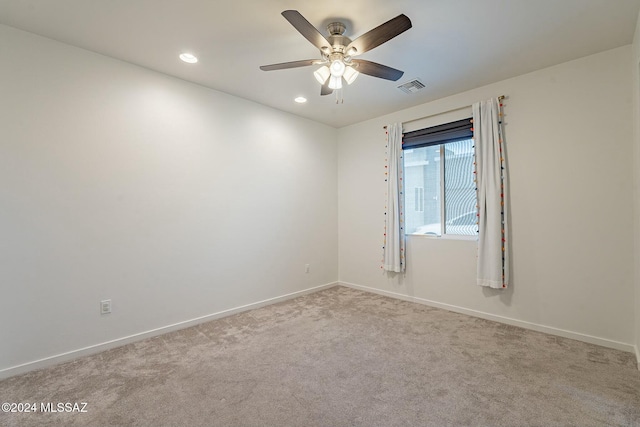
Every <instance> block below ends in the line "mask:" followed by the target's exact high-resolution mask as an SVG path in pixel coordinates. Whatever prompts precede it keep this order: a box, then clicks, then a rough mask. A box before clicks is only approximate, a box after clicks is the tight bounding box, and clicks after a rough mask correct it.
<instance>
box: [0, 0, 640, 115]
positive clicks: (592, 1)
mask: <svg viewBox="0 0 640 427" xmlns="http://www.w3.org/2000/svg"><path fill="white" fill-rule="evenodd" d="M286 9H296V10H298V11H299V12H300V13H301V14H302V15H304V16H305V17H306V18H307V20H308V21H309V22H311V24H313V25H314V26H315V27H316V28H318V29H319V30H320V31H321V32H322V33H323V34H326V31H325V26H326V24H328V23H329V22H333V21H335V20H339V21H342V22H344V23H345V24H346V25H347V31H346V33H345V35H346V36H348V37H350V38H351V39H355V38H356V37H358V36H359V35H361V34H363V33H365V32H366V31H368V30H370V29H372V28H374V27H376V26H378V25H379V24H381V23H383V22H386V21H387V20H389V19H391V18H393V17H395V16H397V15H399V14H401V13H404V14H405V15H407V16H408V17H409V18H410V19H411V21H412V22H413V28H411V29H410V30H408V31H407V32H405V33H403V34H401V35H399V36H398V37H396V38H394V39H392V40H390V41H389V42H387V43H385V44H383V45H381V46H379V47H377V48H376V49H374V50H372V51H369V52H366V53H364V54H363V55H361V56H360V57H359V58H360V59H367V60H370V61H375V62H379V63H382V64H385V65H388V66H391V67H394V68H398V69H400V70H403V71H404V72H405V74H404V76H403V77H402V78H401V79H400V80H398V81H397V82H391V81H387V80H382V79H377V78H374V77H370V76H366V75H361V76H360V77H358V79H357V80H356V82H355V83H354V84H353V85H351V86H346V87H345V89H344V90H343V95H344V103H343V104H338V105H336V103H335V97H334V96H331V95H329V96H323V97H321V96H320V86H319V84H318V83H317V82H316V81H315V79H314V78H313V71H314V67H306V68H296V69H289V70H280V71H269V72H265V71H261V70H260V69H259V68H258V67H259V66H260V65H266V64H272V63H278V62H288V61H294V60H299V59H314V58H318V57H319V52H318V50H317V49H316V48H315V47H313V45H311V44H310V43H309V42H308V41H307V40H306V39H304V38H303V37H302V35H300V34H299V33H298V32H297V31H296V30H295V29H294V28H293V27H292V26H291V25H290V24H289V23H288V22H287V21H286V20H285V19H284V18H283V17H282V16H281V15H280V13H281V12H282V11H283V10H286ZM639 9H640V0H394V1H389V0H350V1H345V0H341V1H334V0H325V1H309V0H307V1H303V0H297V1H294V0H55V1H52V0H0V23H2V24H6V25H9V26H12V27H16V28H20V29H23V30H26V31H30V32H33V33H36V34H39V35H43V36H46V37H50V38H52V39H56V40H59V41H62V42H65V43H68V44H71V45H74V46H79V47H82V48H85V49H88V50H91V51H94V52H98V53H101V54H104V55H108V56H111V57H114V58H118V59H121V60H123V61H127V62H130V63H134V64H138V65H140V66H143V67H146V68H150V69H153V70H156V71H160V72H162V73H166V74H169V75H172V76H176V77H179V78H182V79H184V80H188V81H192V82H195V83H198V84H201V85H203V86H207V87H210V88H213V89H217V90H220V91H223V92H226V93H229V94H233V95H236V96H239V97H242V98H246V99H250V100H253V101H256V102H259V103H262V104H265V105H269V106H271V107H274V108H278V109H280V110H284V111H288V112H291V113H293V114H297V115H300V116H303V117H308V118H310V119H313V120H316V121H319V122H323V123H326V124H329V125H331V126H334V127H341V126H345V125H348V124H352V123H357V122H359V121H362V120H366V119H369V118H373V117H378V116H381V115H384V114H387V113H390V112H393V111H397V110H400V109H403V108H407V107H411V106H414V105H418V104H422V103H425V102H428V101H431V100H434V99H438V98H442V97H444V96H448V95H452V94H455V93H458V92H463V91H465V90H469V89H472V88H475V87H479V86H482V85H486V84H489V83H493V82H496V81H500V80H503V79H506V78H509V77H513V76H517V75H521V74H524V73H527V72H530V71H534V70H537V69H541V68H544V67H548V66H551V65H554V64H558V63H561V62H565V61H568V60H571V59H575V58H579V57H582V56H586V55H590V54H593V53H597V52H601V51H604V50H607V49H612V48H615V47H618V46H623V45H626V44H629V43H631V41H632V38H633V33H634V30H635V24H636V19H637V17H638V10H639ZM183 51H190V52H193V53H194V54H196V55H197V56H198V58H199V59H200V61H199V62H198V64H195V65H189V64H185V63H183V62H181V61H180V60H179V59H178V54H179V53H181V52H183ZM4 60H7V59H6V58H5V59H4ZM413 78H420V79H421V80H422V82H424V83H425V84H426V86H427V87H426V89H424V90H422V91H420V92H418V93H415V94H410V95H408V94H405V93H403V92H401V91H400V90H398V89H397V86H398V85H399V84H402V83H405V82H407V81H409V80H411V79H413ZM299 95H303V96H305V97H307V98H308V100H309V101H308V102H307V103H306V104H296V103H294V102H293V99H294V98H295V97H296V96H299Z"/></svg>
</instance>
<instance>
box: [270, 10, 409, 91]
mask: <svg viewBox="0 0 640 427" xmlns="http://www.w3.org/2000/svg"><path fill="white" fill-rule="evenodd" d="M282 16H284V18H285V19H286V20H287V21H289V23H290V24H291V25H293V27H294V28H295V29H296V30H298V32H299V33H300V34H302V35H303V36H304V38H306V39H307V40H309V42H311V44H313V45H314V46H315V47H317V48H318V49H319V50H320V57H321V59H320V60H313V59H306V60H301V61H293V62H284V63H280V64H271V65H263V66H261V67H260V69H261V70H263V71H273V70H284V69H288V68H298V67H305V66H308V65H318V64H321V65H322V66H321V67H320V68H318V69H317V70H316V71H314V73H313V75H314V77H315V78H316V80H317V81H318V83H320V84H321V85H322V87H321V90H320V95H329V94H330V93H332V92H333V91H334V90H338V89H341V88H342V79H344V81H345V82H347V84H351V83H353V82H354V81H355V80H356V78H357V77H358V75H360V73H363V74H367V75H370V76H373V77H378V78H381V79H386V80H392V81H396V80H398V79H399V78H400V77H402V75H403V74H404V72H402V71H400V70H396V69H395V68H391V67H387V66H386V65H382V64H378V63H376V62H371V61H366V60H362V59H353V57H354V56H357V55H360V54H362V53H364V52H367V51H369V50H371V49H373V48H375V47H378V46H380V45H381V44H383V43H386V42H388V41H389V40H391V39H392V38H394V37H396V36H398V35H400V34H402V33H403V32H405V31H407V30H408V29H409V28H411V20H410V19H409V18H408V17H407V16H406V15H398V16H396V17H395V18H393V19H391V20H389V21H387V22H385V23H384V24H382V25H379V26H378V27H376V28H374V29H373V30H371V31H368V32H367V33H365V34H363V35H361V36H360V37H358V38H357V39H355V40H354V41H351V39H349V38H348V37H346V36H344V35H343V34H344V32H345V30H346V26H345V25H344V24H343V23H341V22H332V23H330V24H329V25H327V31H328V33H329V37H325V36H323V35H322V34H321V33H320V31H318V30H317V29H316V28H315V27H314V26H313V25H311V24H310V23H309V21H307V20H306V19H305V18H304V16H302V15H301V14H300V12H298V11H297V10H285V11H284V12H282Z"/></svg>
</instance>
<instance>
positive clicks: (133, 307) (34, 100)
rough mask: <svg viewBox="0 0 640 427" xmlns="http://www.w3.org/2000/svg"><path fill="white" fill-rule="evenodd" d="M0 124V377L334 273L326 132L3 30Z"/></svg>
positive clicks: (330, 150) (333, 163)
mask: <svg viewBox="0 0 640 427" xmlns="http://www.w3.org/2000/svg"><path fill="white" fill-rule="evenodd" d="M185 66H187V65H185ZM0 130H1V131H0V132H1V137H0V200H2V204H1V205H0V295H1V296H0V325H2V327H1V328H0V346H1V351H0V374H2V370H4V371H5V374H7V373H11V372H15V369H13V370H12V369H10V368H12V367H16V366H18V365H21V364H25V363H30V362H33V361H36V360H39V359H43V358H47V357H51V356H55V355H58V354H61V353H65V352H69V351H74V350H77V349H81V348H83V347H87V346H93V345H96V344H100V343H104V342H107V341H110V340H117V339H120V338H122V337H127V336H129V335H133V334H138V333H141V332H145V331H149V330H152V329H155V328H161V327H164V326H167V325H172V324H174V323H178V322H183V321H186V320H190V319H194V318H197V317H200V316H206V315H209V314H212V313H218V312H220V311H222V310H227V309H231V308H235V307H239V306H242V305H245V304H251V303H255V302H258V301H262V300H265V299H269V298H274V297H279V296H283V295H286V294H290V293H294V292H298V291H302V290H306V289H309V288H312V287H315V286H320V285H324V284H328V283H332V282H335V281H336V280H337V272H338V268H337V255H336V247H337V147H336V142H335V140H336V136H337V131H336V130H335V129H333V128H330V127H328V126H325V125H321V124H318V123H315V122H312V121H309V120H306V119H301V118H299V117H296V116H292V115H290V114H286V113H283V112H280V111H277V110H273V109H270V108H267V107H264V106H262V105H258V104H255V103H252V102H248V101H245V100H242V99H239V98H236V97H233V96H229V95H226V94H224V93H220V92H216V91H213V90H209V89H206V88H203V87H200V86H197V85H194V84H191V83H187V82H185V81H182V80H179V79H176V78H171V77H168V76H165V75H162V74H159V73H155V72H152V71H149V70H147V69H144V68H140V67H137V66H133V65H131V64H128V63H124V62H120V61H117V60H114V59H111V58H107V57H104V56H101V55H97V54H94V53H91V52H88V51H85V50H82V49H77V48H74V47H71V46H68V45H65V44H61V43H58V42H55V41H52V40H49V39H45V38H42V37H38V36H35V35H33V34H29V33H25V32H22V31H18V30H15V29H12V28H9V27H6V26H0ZM305 264H310V265H311V272H310V273H309V274H305V271H304V265H305ZM106 298H111V299H112V303H113V313H112V314H111V315H107V316H101V315H100V314H99V301H100V300H102V299H106Z"/></svg>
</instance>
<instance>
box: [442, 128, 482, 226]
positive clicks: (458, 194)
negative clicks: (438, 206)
mask: <svg viewBox="0 0 640 427" xmlns="http://www.w3.org/2000/svg"><path fill="white" fill-rule="evenodd" d="M443 147H444V149H445V150H444V164H445V168H444V194H445V200H444V204H445V216H446V218H445V223H444V227H445V231H444V232H445V234H462V235H469V236H475V235H476V234H477V225H476V221H477V216H476V204H477V202H476V190H475V183H474V182H473V179H474V176H475V175H474V173H473V171H474V167H473V161H474V158H473V140H471V139H467V140H464V141H457V142H449V143H447V144H444V145H443Z"/></svg>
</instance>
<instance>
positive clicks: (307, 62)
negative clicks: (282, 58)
mask: <svg viewBox="0 0 640 427" xmlns="http://www.w3.org/2000/svg"><path fill="white" fill-rule="evenodd" d="M317 62H318V60H317V59H303V60H302V61H292V62H281V63H280V64H271V65H262V66H260V69H261V70H262V71H273V70H286V69H287V68H298V67H307V66H309V65H314V64H316V63H317Z"/></svg>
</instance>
